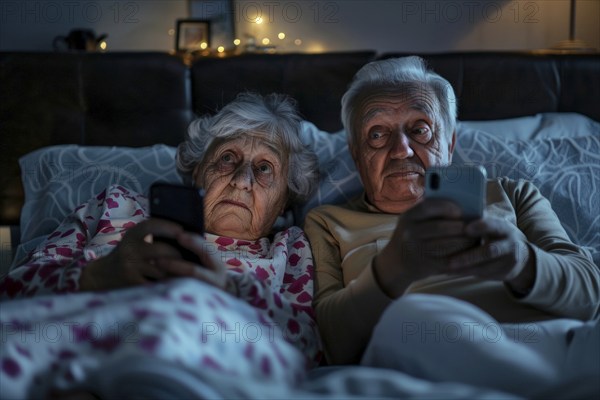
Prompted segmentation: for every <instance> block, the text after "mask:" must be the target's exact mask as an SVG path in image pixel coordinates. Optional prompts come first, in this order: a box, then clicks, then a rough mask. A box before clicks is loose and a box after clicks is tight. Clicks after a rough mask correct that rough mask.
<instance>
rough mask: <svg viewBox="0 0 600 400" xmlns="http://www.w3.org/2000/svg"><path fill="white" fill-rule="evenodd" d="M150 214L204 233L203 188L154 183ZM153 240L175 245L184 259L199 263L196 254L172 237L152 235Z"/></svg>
mask: <svg viewBox="0 0 600 400" xmlns="http://www.w3.org/2000/svg"><path fill="white" fill-rule="evenodd" d="M150 215H151V216H152V217H154V218H162V219H167V220H170V221H173V222H176V223H178V224H179V225H181V226H182V227H183V229H184V230H186V231H189V232H194V233H198V234H202V233H204V190H202V189H198V188H194V187H191V186H183V185H175V184H171V183H162V182H157V183H154V184H153V185H152V186H151V187H150ZM154 240H157V241H161V242H164V243H168V244H170V245H171V246H173V247H175V248H176V249H177V250H178V251H179V252H180V253H181V257H182V258H183V259H184V260H187V261H191V262H194V263H199V261H200V260H199V258H198V256H197V255H196V254H195V253H193V252H192V251H190V250H188V249H186V248H184V247H182V246H181V245H180V244H179V243H178V242H177V240H175V239H173V238H165V237H160V236H158V237H154Z"/></svg>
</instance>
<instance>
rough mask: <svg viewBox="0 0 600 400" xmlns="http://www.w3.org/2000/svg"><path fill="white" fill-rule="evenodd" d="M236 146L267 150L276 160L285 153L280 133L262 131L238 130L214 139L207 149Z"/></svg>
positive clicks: (246, 148) (251, 149)
mask: <svg viewBox="0 0 600 400" xmlns="http://www.w3.org/2000/svg"><path fill="white" fill-rule="evenodd" d="M229 146H236V147H239V148H243V149H245V150H249V151H256V152H267V153H269V154H270V155H272V156H273V157H275V158H276V159H277V160H279V161H281V160H282V159H283V154H285V153H286V149H285V148H284V147H285V146H284V145H283V142H282V140H281V137H280V135H278V134H274V133H269V132H263V131H240V132H238V133H236V134H234V135H231V136H228V137H221V138H218V139H215V143H214V147H213V148H212V151H211V149H209V153H211V152H212V153H214V152H218V151H219V150H221V149H223V148H226V147H229Z"/></svg>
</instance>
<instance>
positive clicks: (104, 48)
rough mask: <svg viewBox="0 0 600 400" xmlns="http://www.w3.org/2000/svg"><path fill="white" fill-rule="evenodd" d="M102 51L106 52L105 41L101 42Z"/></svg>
mask: <svg viewBox="0 0 600 400" xmlns="http://www.w3.org/2000/svg"><path fill="white" fill-rule="evenodd" d="M100 49H101V50H106V42H105V41H104V40H103V41H101V42H100Z"/></svg>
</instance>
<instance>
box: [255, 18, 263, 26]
mask: <svg viewBox="0 0 600 400" xmlns="http://www.w3.org/2000/svg"><path fill="white" fill-rule="evenodd" d="M262 22H263V19H262V17H256V19H255V20H254V23H255V24H262Z"/></svg>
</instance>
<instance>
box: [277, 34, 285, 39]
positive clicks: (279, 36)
mask: <svg viewBox="0 0 600 400" xmlns="http://www.w3.org/2000/svg"><path fill="white" fill-rule="evenodd" d="M277 37H278V38H279V39H281V40H283V39H285V33H283V32H279V34H278V35H277Z"/></svg>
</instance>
